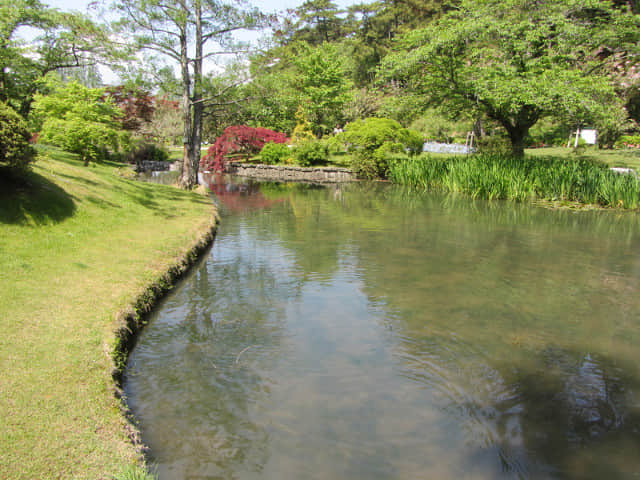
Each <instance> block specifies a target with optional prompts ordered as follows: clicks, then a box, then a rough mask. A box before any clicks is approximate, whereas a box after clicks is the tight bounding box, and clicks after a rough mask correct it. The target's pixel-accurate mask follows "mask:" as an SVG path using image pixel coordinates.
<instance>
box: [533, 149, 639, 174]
mask: <svg viewBox="0 0 640 480" xmlns="http://www.w3.org/2000/svg"><path fill="white" fill-rule="evenodd" d="M525 154H526V155H529V156H551V157H567V158H575V157H578V156H579V157H581V158H586V159H589V160H600V161H602V162H604V163H606V164H607V165H609V166H611V167H624V168H634V169H636V171H638V172H639V173H640V150H636V149H618V150H605V149H599V148H595V147H586V148H584V149H579V150H578V151H577V152H574V150H573V149H572V148H564V147H549V148H528V149H527V150H525Z"/></svg>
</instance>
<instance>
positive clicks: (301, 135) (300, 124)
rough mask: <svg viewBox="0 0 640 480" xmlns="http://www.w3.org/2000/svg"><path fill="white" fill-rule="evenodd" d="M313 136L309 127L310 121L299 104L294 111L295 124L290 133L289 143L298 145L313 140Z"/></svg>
mask: <svg viewBox="0 0 640 480" xmlns="http://www.w3.org/2000/svg"><path fill="white" fill-rule="evenodd" d="M315 138H316V137H315V135H314V134H313V130H312V129H311V122H309V119H308V118H307V114H306V112H305V111H304V108H302V105H300V106H299V107H298V110H297V111H296V126H295V128H294V129H293V133H292V134H291V144H292V145H298V144H302V143H305V142H310V141H312V140H315Z"/></svg>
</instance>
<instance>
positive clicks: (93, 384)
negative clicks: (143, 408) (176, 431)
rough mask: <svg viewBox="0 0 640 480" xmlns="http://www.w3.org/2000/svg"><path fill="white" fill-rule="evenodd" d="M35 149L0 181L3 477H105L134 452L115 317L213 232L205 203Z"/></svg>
mask: <svg viewBox="0 0 640 480" xmlns="http://www.w3.org/2000/svg"><path fill="white" fill-rule="evenodd" d="M119 167H120V166H119V165H115V164H111V165H94V164H92V165H91V166H89V167H84V166H83V165H82V163H81V162H80V161H78V160H77V159H76V158H75V157H73V156H71V155H68V154H64V153H62V152H60V151H58V150H53V149H44V150H43V151H42V152H41V156H40V158H39V160H38V161H37V163H36V164H35V166H34V168H33V172H32V174H31V175H29V177H28V179H27V182H26V183H24V184H22V185H18V186H16V185H15V184H13V183H8V182H7V181H2V179H1V178H0V265H2V274H1V275H0V331H2V335H0V368H1V371H2V376H1V377H0V412H1V415H2V427H1V428H0V445H1V448H0V478H3V479H29V480H31V479H45V478H46V479H48V478H91V479H98V478H113V475H115V474H117V473H118V472H119V471H120V470H121V469H122V468H124V467H125V466H126V465H128V464H131V463H132V462H134V461H135V458H136V454H135V451H134V448H133V446H132V444H131V442H130V441H129V440H128V438H127V434H126V430H125V421H124V419H123V417H122V415H121V413H120V410H119V404H118V401H117V400H116V399H115V398H114V396H113V393H112V386H113V381H112V379H111V373H110V372H111V365H112V364H111V360H110V356H109V352H110V348H111V346H112V344H113V341H114V335H113V329H114V326H115V325H114V318H115V315H116V313H117V312H118V311H119V310H121V309H123V308H125V307H126V306H127V305H128V304H129V303H131V302H132V301H133V299H134V298H135V296H136V295H137V294H139V293H140V292H141V291H142V290H143V288H144V287H145V286H146V285H148V284H149V283H150V282H152V281H153V280H154V279H156V278H157V277H158V275H159V274H160V273H161V272H164V271H166V270H167V269H168V268H169V266H170V265H171V264H172V263H174V262H176V261H177V259H178V258H179V257H181V256H182V255H184V252H185V251H186V249H187V247H188V246H191V245H192V244H193V242H194V241H195V239H196V238H197V237H199V236H200V235H202V233H203V232H204V231H205V230H207V229H209V228H210V225H211V217H212V213H213V210H212V205H211V202H210V201H209V199H208V198H207V197H205V196H202V195H199V194H196V193H187V192H184V191H181V190H179V189H177V188H174V187H169V186H162V185H152V184H143V183H140V182H137V181H135V180H127V179H125V178H122V177H121V176H119V175H117V174H116V172H117V171H118V168H119Z"/></svg>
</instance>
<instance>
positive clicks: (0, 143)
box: [0, 102, 35, 172]
mask: <svg viewBox="0 0 640 480" xmlns="http://www.w3.org/2000/svg"><path fill="white" fill-rule="evenodd" d="M30 138H31V134H30V133H29V131H28V130H27V125H26V123H25V121H24V120H23V119H22V117H21V116H20V115H18V114H17V113H16V112H15V110H14V109H13V108H11V107H10V106H9V105H7V104H6V103H2V102H0V167H8V168H10V169H12V170H15V171H18V172H20V171H24V170H26V169H27V168H28V167H29V164H30V163H31V162H32V161H33V159H34V158H35V150H34V149H33V147H32V146H31V144H30V143H29V139H30Z"/></svg>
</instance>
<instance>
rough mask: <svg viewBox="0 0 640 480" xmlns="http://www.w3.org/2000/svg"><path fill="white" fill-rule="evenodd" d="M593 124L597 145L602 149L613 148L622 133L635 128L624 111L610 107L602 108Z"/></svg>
mask: <svg viewBox="0 0 640 480" xmlns="http://www.w3.org/2000/svg"><path fill="white" fill-rule="evenodd" d="M616 103H618V104H619V103H620V100H618V101H617V102H616ZM593 123H594V126H595V127H596V129H597V130H598V145H599V146H600V147H604V148H613V146H614V145H615V143H616V141H617V140H618V138H620V137H621V136H622V134H623V133H625V132H627V131H629V130H630V129H631V128H633V127H635V126H636V125H635V123H634V122H633V121H631V120H629V118H628V116H627V112H626V110H624V109H622V108H611V106H608V107H604V108H603V109H602V110H601V112H600V114H599V115H598V116H596V118H595V120H594V122H593Z"/></svg>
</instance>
